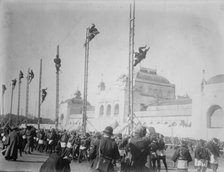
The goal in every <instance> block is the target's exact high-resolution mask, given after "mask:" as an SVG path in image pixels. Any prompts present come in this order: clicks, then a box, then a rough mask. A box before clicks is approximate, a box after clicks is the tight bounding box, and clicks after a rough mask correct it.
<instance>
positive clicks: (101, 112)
mask: <svg viewBox="0 0 224 172" xmlns="http://www.w3.org/2000/svg"><path fill="white" fill-rule="evenodd" d="M103 114H104V107H103V105H101V106H100V116H103Z"/></svg>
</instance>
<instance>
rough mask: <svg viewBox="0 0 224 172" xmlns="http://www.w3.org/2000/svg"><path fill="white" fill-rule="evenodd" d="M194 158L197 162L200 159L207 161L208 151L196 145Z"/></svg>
mask: <svg viewBox="0 0 224 172" xmlns="http://www.w3.org/2000/svg"><path fill="white" fill-rule="evenodd" d="M194 157H195V158H196V159H199V160H200V159H203V160H209V159H210V155H209V151H208V149H207V148H205V147H203V146H199V145H198V146H196V148H195V156H194Z"/></svg>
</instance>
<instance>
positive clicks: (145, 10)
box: [0, 0, 224, 119]
mask: <svg viewBox="0 0 224 172" xmlns="http://www.w3.org/2000/svg"><path fill="white" fill-rule="evenodd" d="M130 3H131V1H129V0H124V1H118V0H106V1H103V0H89V1H78V0H73V1H71V0H67V1H62V0H51V1H50V0H47V1H40V0H37V1H28V0H27V1H24V0H22V1H16V0H8V1H6V0H1V1H0V19H1V20H0V21H1V23H0V25H1V26H0V35H1V36H0V62H1V63H0V70H1V73H0V84H6V87H7V91H6V93H5V112H9V110H10V97H11V80H12V79H14V78H17V79H18V75H19V71H20V70H22V71H23V73H24V76H26V75H27V70H28V68H31V69H33V71H34V74H35V77H34V79H33V81H32V82H31V84H30V98H29V113H30V114H33V115H35V116H37V102H38V86H39V85H38V82H39V68H40V67H39V64H40V59H42V60H43V71H42V88H48V95H47V97H46V100H45V102H44V103H43V104H42V105H41V106H42V111H41V114H42V116H43V117H50V118H52V119H54V115H55V106H56V105H55V102H56V101H55V99H56V96H55V93H56V86H55V84H56V69H55V64H54V62H53V59H54V58H55V56H56V48H57V45H58V44H59V46H60V58H61V60H62V62H61V71H60V96H59V98H60V101H61V100H65V99H67V98H71V97H72V96H73V95H74V93H75V91H76V90H77V89H79V90H80V91H81V92H82V93H83V85H84V58H85V49H84V46H83V44H84V41H85V35H86V28H87V27H89V26H91V24H92V23H94V24H95V25H96V27H97V29H98V30H99V31H100V34H98V35H97V36H96V37H95V38H94V39H93V40H92V41H91V43H90V52H89V82H88V101H89V102H90V103H91V104H93V105H94V104H95V100H96V93H97V86H98V84H99V82H100V81H101V80H103V81H104V82H105V83H106V86H107V85H109V84H110V83H112V82H113V81H115V80H116V79H117V78H118V77H119V76H120V75H121V74H123V73H127V70H128V46H129V43H128V41H129V8H130ZM135 3H136V21H135V23H136V27H135V50H136V51H137V49H138V47H139V46H143V45H148V46H150V50H149V52H148V54H147V58H146V59H145V60H144V61H142V62H141V64H140V65H139V66H142V67H147V68H153V69H157V73H158V74H159V75H161V76H164V77H166V78H167V79H168V80H169V81H170V82H171V83H173V84H175V85H176V95H185V94H186V93H187V94H188V95H189V96H190V97H194V95H196V94H198V93H199V92H200V83H201V80H202V70H203V69H204V70H205V78H206V79H209V78H210V77H212V76H215V75H217V74H223V73H224V68H223V64H224V58H223V57H224V48H223V47H224V20H223V19H224V2H223V1H217V0H216V1H211V0H210V1H208V0H204V1H202V0H197V1H193V0H188V1H187V0H157V1H156V0H136V1H135ZM25 90H26V81H25V79H23V80H22V85H21V107H20V109H21V113H22V114H25V96H26V93H25ZM0 102H1V104H0V107H1V108H2V100H0ZM17 103H18V85H17V86H16V88H15V90H14V99H13V113H15V114H16V112H17Z"/></svg>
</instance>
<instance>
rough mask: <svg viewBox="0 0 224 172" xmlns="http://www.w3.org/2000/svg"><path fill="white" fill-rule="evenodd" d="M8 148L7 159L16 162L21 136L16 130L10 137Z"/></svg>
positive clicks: (7, 141) (8, 138) (7, 143)
mask: <svg viewBox="0 0 224 172" xmlns="http://www.w3.org/2000/svg"><path fill="white" fill-rule="evenodd" d="M6 146H7V148H6V152H5V158H6V159H13V160H16V159H17V154H18V148H19V135H18V134H17V132H16V131H15V130H13V131H12V132H11V133H10V134H9V135H8V137H7V140H6Z"/></svg>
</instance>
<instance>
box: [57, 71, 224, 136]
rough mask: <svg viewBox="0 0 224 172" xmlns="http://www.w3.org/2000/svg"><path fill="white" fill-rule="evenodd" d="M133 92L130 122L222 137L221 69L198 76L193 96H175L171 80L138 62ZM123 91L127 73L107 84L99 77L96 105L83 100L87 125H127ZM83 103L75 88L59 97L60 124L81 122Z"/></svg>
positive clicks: (182, 133)
mask: <svg viewBox="0 0 224 172" xmlns="http://www.w3.org/2000/svg"><path fill="white" fill-rule="evenodd" d="M133 94H134V104H133V109H134V123H135V124H138V123H141V124H142V125H147V126H154V127H155V128H156V130H157V131H158V132H161V133H163V134H165V135H172V136H182V137H199V138H204V139H207V138H211V137H218V138H220V139H223V140H224V136H223V134H222V133H224V111H223V108H224V101H223V100H224V75H217V76H214V77H212V78H210V79H208V80H207V81H206V80H205V79H204V78H203V80H202V83H201V92H199V93H198V94H196V95H197V96H195V97H194V99H193V100H192V99H191V98H190V97H189V96H188V95H185V96H176V93H175V85H174V84H172V83H170V82H169V80H168V79H166V78H165V77H162V76H160V75H158V74H157V71H156V70H152V69H147V68H140V69H139V70H138V71H137V72H136V73H135V74H134V89H133ZM128 96H129V95H128V78H127V76H126V75H122V76H120V77H119V78H118V80H117V81H116V82H114V83H113V84H111V85H106V84H105V83H104V82H103V81H101V82H100V83H99V85H98V93H97V94H96V102H95V107H93V106H92V105H90V104H89V103H88V108H87V109H88V111H87V117H88V122H87V126H88V124H89V130H99V131H100V130H102V129H103V128H104V127H105V126H107V125H111V126H112V127H113V128H114V129H115V132H121V129H122V128H124V127H125V126H126V127H127V125H128V123H129V117H128V116H129V115H128ZM82 103H83V100H82V98H81V94H80V92H76V94H75V97H74V98H72V99H68V100H66V101H64V102H62V103H61V105H60V110H61V114H64V116H65V118H64V119H63V122H62V123H63V124H64V126H66V127H67V128H69V127H68V126H70V128H72V126H81V125H82ZM93 124H94V125H93ZM73 128H74V127H73Z"/></svg>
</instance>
